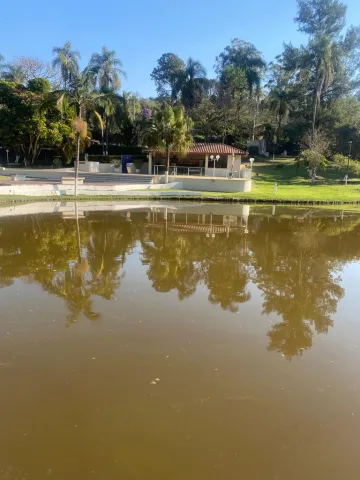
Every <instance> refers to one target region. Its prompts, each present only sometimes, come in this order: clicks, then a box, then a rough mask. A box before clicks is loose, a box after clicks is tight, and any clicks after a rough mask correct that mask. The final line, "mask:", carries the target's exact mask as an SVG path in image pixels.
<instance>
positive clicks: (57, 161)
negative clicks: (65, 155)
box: [52, 157, 62, 168]
mask: <svg viewBox="0 0 360 480" xmlns="http://www.w3.org/2000/svg"><path fill="white" fill-rule="evenodd" d="M52 167H53V168H61V167H62V161H61V157H54V158H53V161H52Z"/></svg>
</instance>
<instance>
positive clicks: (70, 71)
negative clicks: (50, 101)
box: [52, 42, 80, 90]
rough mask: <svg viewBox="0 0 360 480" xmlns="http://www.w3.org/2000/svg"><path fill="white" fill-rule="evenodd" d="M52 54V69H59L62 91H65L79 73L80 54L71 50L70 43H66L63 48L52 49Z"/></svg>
mask: <svg viewBox="0 0 360 480" xmlns="http://www.w3.org/2000/svg"><path fill="white" fill-rule="evenodd" d="M53 54H54V55H56V56H55V58H54V60H53V62H52V65H53V67H54V68H60V72H61V77H62V80H63V82H64V90H66V89H67V87H68V86H69V84H70V83H71V81H72V80H73V79H74V77H75V76H76V75H77V73H78V72H79V60H80V53H79V52H78V51H77V50H72V47H71V43H70V42H66V43H65V45H64V46H63V47H54V48H53Z"/></svg>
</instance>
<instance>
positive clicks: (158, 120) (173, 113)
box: [147, 103, 193, 183]
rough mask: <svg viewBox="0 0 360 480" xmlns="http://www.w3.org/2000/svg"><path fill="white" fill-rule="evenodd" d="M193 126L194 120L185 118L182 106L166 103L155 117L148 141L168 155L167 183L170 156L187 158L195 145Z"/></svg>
mask: <svg viewBox="0 0 360 480" xmlns="http://www.w3.org/2000/svg"><path fill="white" fill-rule="evenodd" d="M192 126H193V122H192V120H191V119H190V118H188V117H186V116H185V112H184V108H183V107H180V106H175V107H172V106H171V105H168V104H166V103H164V104H163V105H162V107H161V108H160V109H158V110H157V111H155V113H154V115H153V118H152V123H151V127H150V131H149V133H148V135H147V140H148V143H149V145H150V146H151V147H154V148H155V149H157V150H158V151H160V152H163V153H164V154H165V155H166V165H165V176H166V183H167V182H168V173H169V167H170V156H171V155H172V154H177V155H179V156H185V155H186V154H187V152H188V151H189V149H190V147H191V146H192V144H193V138H192V136H191V133H190V130H191V128H192Z"/></svg>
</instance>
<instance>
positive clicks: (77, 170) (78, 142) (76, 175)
mask: <svg viewBox="0 0 360 480" xmlns="http://www.w3.org/2000/svg"><path fill="white" fill-rule="evenodd" d="M79 161H80V133H78V138H77V146H76V164H75V197H76V196H77V191H78V178H79Z"/></svg>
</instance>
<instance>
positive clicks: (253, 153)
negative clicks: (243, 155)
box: [249, 146, 259, 157]
mask: <svg viewBox="0 0 360 480" xmlns="http://www.w3.org/2000/svg"><path fill="white" fill-rule="evenodd" d="M249 155H250V156H251V157H255V156H258V155H259V147H256V146H253V147H249Z"/></svg>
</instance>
